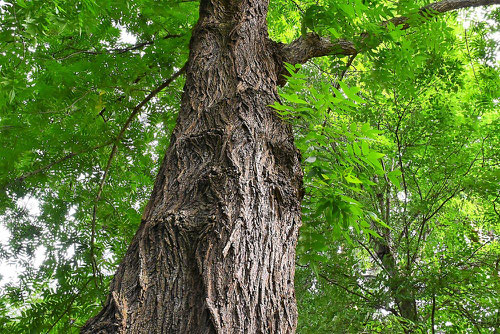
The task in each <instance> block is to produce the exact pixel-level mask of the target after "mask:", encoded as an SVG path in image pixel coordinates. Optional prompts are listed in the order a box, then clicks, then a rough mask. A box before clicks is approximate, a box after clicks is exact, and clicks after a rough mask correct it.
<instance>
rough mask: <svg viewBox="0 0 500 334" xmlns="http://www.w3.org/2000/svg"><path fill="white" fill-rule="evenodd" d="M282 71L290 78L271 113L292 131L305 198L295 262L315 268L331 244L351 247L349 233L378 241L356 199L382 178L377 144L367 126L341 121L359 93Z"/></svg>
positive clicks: (372, 219) (373, 220) (371, 219)
mask: <svg viewBox="0 0 500 334" xmlns="http://www.w3.org/2000/svg"><path fill="white" fill-rule="evenodd" d="M286 68H287V70H288V72H289V74H290V75H289V76H287V81H288V84H287V86H286V87H285V88H284V89H283V91H282V92H281V93H280V97H281V99H282V102H281V103H278V102H276V103H275V104H274V105H273V106H272V107H273V108H274V109H275V110H276V111H277V113H279V114H280V115H282V117H284V118H285V119H288V120H289V121H291V122H292V124H293V125H294V126H295V129H296V131H297V135H296V144H297V146H298V148H299V149H300V150H301V151H302V154H303V162H304V171H305V178H304V184H305V186H306V194H307V195H306V197H305V198H304V216H303V220H304V226H303V227H302V229H301V239H300V240H301V248H300V249H302V251H301V252H300V254H301V255H300V259H301V260H300V261H303V262H308V261H309V262H311V261H312V262H314V263H316V262H318V261H320V262H321V259H322V256H323V255H321V254H322V253H323V252H325V251H327V250H329V247H330V245H331V244H332V243H333V242H334V240H339V239H342V238H343V239H346V240H347V241H348V242H349V243H353V240H352V234H353V233H354V234H356V235H362V236H363V237H365V238H366V239H367V240H369V239H370V236H372V237H379V235H378V233H377V231H376V230H375V229H374V227H373V224H378V223H379V222H381V221H380V219H379V218H378V217H377V215H376V214H375V213H373V212H371V211H368V210H367V209H366V207H365V206H364V205H363V204H362V203H361V202H360V201H359V200H357V199H356V198H357V197H363V196H366V193H367V192H369V191H371V190H370V189H371V187H372V186H373V185H375V183H374V182H373V178H374V177H375V176H376V175H384V171H383V168H382V164H381V162H380V159H381V158H382V157H384V154H382V153H379V152H378V151H377V149H376V146H377V144H378V143H380V141H381V140H382V138H381V136H380V132H379V131H378V130H376V129H374V128H372V127H371V126H370V125H369V124H368V123H356V122H354V121H353V120H352V119H350V117H349V116H347V115H348V114H349V113H352V112H354V110H356V108H358V107H359V106H360V105H362V104H363V103H365V100H364V99H363V97H362V96H361V94H360V89H359V88H356V87H349V86H348V85H347V84H346V83H344V82H340V83H339V86H338V88H337V87H335V86H331V85H327V84H325V83H321V82H320V83H318V84H312V83H311V82H310V81H308V80H307V76H306V75H305V74H303V72H304V71H307V70H306V69H301V70H300V72H297V71H298V70H299V69H300V68H301V67H300V66H292V65H289V64H286ZM384 225H385V224H384ZM385 226H387V225H385ZM320 231H321V232H320ZM323 260H324V259H323Z"/></svg>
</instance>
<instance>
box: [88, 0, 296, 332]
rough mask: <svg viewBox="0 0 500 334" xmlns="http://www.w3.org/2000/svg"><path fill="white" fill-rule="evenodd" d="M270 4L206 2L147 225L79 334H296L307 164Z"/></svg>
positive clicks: (144, 222) (247, 0)
mask: <svg viewBox="0 0 500 334" xmlns="http://www.w3.org/2000/svg"><path fill="white" fill-rule="evenodd" d="M267 2H268V1H267V0H243V1H236V0H202V1H201V4H200V19H199V22H198V24H197V26H196V27H195V29H194V31H193V35H192V40H191V43H190V56H189V61H188V64H187V69H186V85H185V88H184V94H183V98H182V106H181V110H180V113H179V117H178V121H177V125H176V128H175V130H174V134H173V136H172V140H171V146H170V147H169V149H168V150H167V152H166V155H165V158H164V161H163V163H162V166H161V168H160V172H159V174H158V177H157V179H156V182H155V186H154V190H153V194H152V196H151V199H150V201H149V203H148V205H147V207H146V210H145V212H144V215H143V219H142V222H141V226H140V228H139V230H138V232H137V234H136V235H135V237H134V239H133V241H132V244H131V245H130V248H129V250H128V252H127V254H126V256H125V258H124V259H123V261H122V263H121V265H120V267H119V269H118V271H117V273H116V275H115V278H114V280H113V282H112V284H111V287H110V294H109V297H108V299H107V301H106V305H105V307H104V308H103V309H102V310H101V312H100V313H99V314H98V315H97V316H96V317H95V318H93V319H91V320H89V321H88V322H87V324H86V325H85V326H84V328H83V329H82V333H293V332H294V330H295V327H296V321H297V310H296V302H295V296H294V287H293V278H294V260H295V246H296V240H297V231H298V228H299V226H300V197H301V187H302V171H301V167H300V156H299V153H298V152H297V150H296V148H295V147H294V144H293V135H292V132H291V129H290V126H289V125H287V124H285V123H284V122H283V121H282V120H281V119H280V118H279V117H277V115H276V114H275V113H274V112H273V111H272V109H270V108H269V107H268V105H269V104H272V103H273V102H274V101H275V100H277V98H278V97H277V93H276V82H277V79H278V78H277V73H279V71H280V69H279V67H280V66H279V63H278V62H277V60H276V59H275V58H276V57H275V55H274V49H273V48H274V47H273V45H274V44H273V43H271V42H270V41H269V39H268V35H267V24H266V14H267Z"/></svg>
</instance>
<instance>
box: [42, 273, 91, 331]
mask: <svg viewBox="0 0 500 334" xmlns="http://www.w3.org/2000/svg"><path fill="white" fill-rule="evenodd" d="M91 280H92V279H89V280H88V281H87V282H85V284H84V285H83V287H82V288H81V289H80V290H78V292H77V293H76V294H75V295H74V296H73V297H72V298H71V300H70V302H69V304H68V307H66V309H65V310H64V312H63V313H61V315H59V317H57V319H56V321H55V322H54V323H53V324H52V325H51V326H50V327H49V330H48V331H47V332H46V334H49V333H50V331H51V330H52V328H54V326H55V325H57V323H58V322H59V321H61V319H62V317H63V316H64V315H65V314H66V313H68V312H69V311H70V310H71V306H73V303H74V302H75V300H76V298H78V296H80V294H81V293H82V291H83V290H84V289H85V288H86V287H87V285H88V284H89V283H90V281H91Z"/></svg>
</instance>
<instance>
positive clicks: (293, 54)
mask: <svg viewBox="0 0 500 334" xmlns="http://www.w3.org/2000/svg"><path fill="white" fill-rule="evenodd" d="M498 4H500V0H443V1H439V2H434V3H431V4H429V5H427V6H424V7H422V8H420V10H419V11H418V12H417V13H414V15H411V16H412V17H415V16H417V15H418V16H420V18H421V21H426V20H428V19H430V18H432V17H434V16H436V15H438V14H442V13H446V12H449V11H452V10H457V9H462V8H472V7H479V6H489V5H498ZM389 23H392V24H394V25H395V26H401V29H402V30H405V29H408V28H409V27H410V26H411V24H415V22H410V17H407V16H399V17H395V18H392V19H390V20H388V21H384V22H382V23H380V26H381V27H383V28H385V27H387V26H388V25H389ZM369 36H370V34H368V33H363V34H361V36H360V37H361V39H360V41H359V42H358V43H354V42H353V41H349V40H346V39H342V38H339V39H334V40H332V39H331V38H329V37H322V36H319V35H318V34H316V33H308V34H305V35H303V36H301V37H299V38H298V39H296V40H295V41H293V42H291V43H290V44H285V45H280V48H281V50H280V55H281V57H282V59H283V61H285V62H287V63H290V64H293V65H295V64H303V63H305V62H307V61H308V60H309V59H311V58H315V57H322V56H327V55H338V56H349V55H355V54H357V53H359V52H363V51H366V50H368V49H370V48H373V47H375V46H376V45H378V43H370V44H368V43H367V42H368V40H371V41H372V42H373V40H372V38H367V37H369ZM371 37H373V36H371ZM375 37H376V36H375Z"/></svg>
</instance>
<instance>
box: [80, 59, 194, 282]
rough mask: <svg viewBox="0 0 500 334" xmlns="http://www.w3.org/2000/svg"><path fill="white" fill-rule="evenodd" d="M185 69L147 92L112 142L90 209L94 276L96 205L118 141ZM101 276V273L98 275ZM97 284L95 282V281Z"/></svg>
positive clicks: (95, 263) (184, 67)
mask: <svg viewBox="0 0 500 334" xmlns="http://www.w3.org/2000/svg"><path fill="white" fill-rule="evenodd" d="M185 70H186V65H184V66H183V67H182V68H181V69H180V70H178V71H177V72H175V73H174V74H173V75H172V76H171V77H170V78H168V79H167V80H165V81H164V82H163V83H162V84H161V85H160V86H158V87H157V88H155V89H154V90H153V91H151V93H149V95H148V96H146V97H145V98H144V100H142V101H141V102H140V103H139V104H137V105H136V106H135V107H134V109H132V113H131V114H130V116H129V117H128V119H127V121H126V122H125V124H123V126H122V128H121V130H120V132H119V133H118V135H117V136H116V138H115V140H114V143H113V148H112V149H111V153H110V155H109V158H108V162H107V164H106V168H105V169H104V174H103V176H102V179H101V182H100V183H99V188H98V190H97V195H96V197H95V200H94V206H93V209H92V224H91V237H90V257H91V262H92V273H93V275H94V278H96V274H97V272H98V271H99V270H98V268H97V262H96V259H95V236H96V221H97V205H98V203H99V201H100V200H101V195H102V191H103V189H104V185H105V183H106V179H107V176H108V174H109V170H110V168H111V163H112V162H113V159H114V157H115V155H116V153H117V151H118V143H119V142H120V141H121V139H122V138H123V136H124V134H125V132H126V131H127V129H128V127H129V126H130V123H132V121H133V120H134V118H135V117H136V116H137V114H138V113H139V111H140V110H141V109H142V107H144V105H146V103H148V102H149V101H150V100H151V99H152V98H153V97H155V96H156V95H158V93H159V92H161V91H162V90H163V89H165V88H166V87H167V86H168V85H170V84H171V83H172V82H173V81H174V80H175V79H177V77H179V76H180V75H181V74H182V73H184V71H185ZM100 276H102V275H100ZM96 284H97V283H96Z"/></svg>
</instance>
